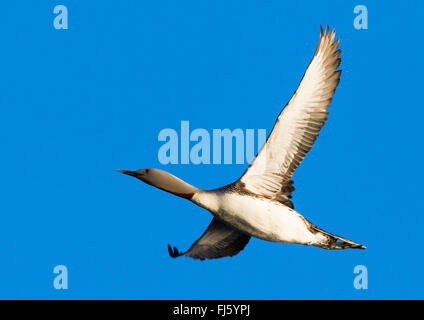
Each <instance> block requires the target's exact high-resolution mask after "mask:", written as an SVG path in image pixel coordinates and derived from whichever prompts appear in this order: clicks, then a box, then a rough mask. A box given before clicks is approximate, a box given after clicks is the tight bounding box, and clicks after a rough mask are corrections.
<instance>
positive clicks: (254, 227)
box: [118, 26, 365, 260]
mask: <svg viewBox="0 0 424 320" xmlns="http://www.w3.org/2000/svg"><path fill="white" fill-rule="evenodd" d="M335 36H336V34H335V30H333V31H332V32H331V33H330V31H329V28H328V26H327V28H326V30H325V32H323V30H322V27H321V32H320V39H319V42H318V47H317V49H316V51H315V54H314V56H313V58H312V60H311V62H310V64H309V66H308V68H307V70H306V72H305V74H304V75H303V78H302V80H301V82H300V84H299V86H298V88H297V90H296V92H295V93H294V94H293V96H292V98H291V99H290V101H289V102H288V103H287V105H286V106H285V107H284V108H283V110H282V111H281V113H280V114H279V116H278V118H277V121H276V122H275V125H274V128H273V129H272V131H271V133H270V135H269V136H268V139H267V141H266V143H265V144H264V146H263V147H262V148H261V150H260V151H259V153H258V154H257V156H256V158H255V159H254V160H253V162H252V163H251V164H250V166H249V167H248V168H247V170H246V171H245V172H244V173H243V175H242V176H241V177H240V179H238V180H237V181H236V182H234V183H232V184H230V185H227V186H224V187H222V188H219V189H214V190H202V189H198V188H196V187H193V186H191V185H189V184H188V183H186V182H184V181H182V180H181V179H179V178H177V177H175V176H173V175H171V174H170V173H168V172H165V171H162V170H159V169H140V170H137V171H129V170H118V171H119V172H122V173H124V174H127V175H130V176H133V177H135V178H138V179H140V180H141V181H143V182H145V183H147V184H150V185H152V186H154V187H156V188H159V189H161V190H164V191H167V192H169V193H172V194H174V195H177V196H179V197H182V198H185V199H187V200H190V201H191V202H193V203H195V204H196V205H198V206H200V207H202V208H204V209H206V210H208V211H209V212H210V213H212V215H213V219H212V221H211V223H210V225H209V227H208V228H207V229H206V231H205V232H204V233H203V235H202V236H201V237H200V238H199V239H198V240H197V241H196V242H194V243H193V245H192V246H191V247H190V249H188V250H187V251H185V252H180V251H179V250H178V249H177V248H175V247H171V246H170V245H168V251H169V254H170V256H171V257H179V256H185V257H191V258H194V259H201V260H204V259H215V258H221V257H227V256H234V255H236V254H237V253H239V252H240V251H241V250H243V249H244V247H245V246H246V245H247V243H248V242H249V240H250V238H251V237H256V238H259V239H262V240H266V241H272V242H280V243H296V244H303V245H310V246H316V247H320V248H324V249H347V248H354V249H365V247H364V246H363V245H361V244H359V243H355V242H353V241H351V240H348V239H345V238H342V237H339V236H336V235H334V234H331V233H329V232H327V231H324V230H323V229H321V228H319V227H317V226H316V225H314V224H313V223H311V222H310V221H308V220H307V219H306V218H305V217H303V216H302V215H301V214H300V213H298V212H296V211H295V210H294V206H293V202H292V201H291V197H292V196H291V193H292V192H293V191H294V187H293V181H292V175H293V173H294V171H295V170H296V168H297V167H298V166H299V164H300V163H301V162H302V160H303V158H304V157H305V155H306V154H307V153H308V151H309V150H310V149H311V148H312V145H313V143H314V142H315V140H316V138H317V137H318V134H319V132H320V130H321V128H322V126H323V125H324V123H325V121H326V120H327V117H328V111H327V109H328V106H329V104H330V102H331V100H332V97H333V95H334V92H335V90H336V87H337V85H338V83H339V80H340V73H341V70H337V69H338V67H339V65H340V61H341V60H340V52H341V51H340V49H338V45H339V40H335Z"/></svg>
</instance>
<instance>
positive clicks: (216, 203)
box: [192, 191, 315, 244]
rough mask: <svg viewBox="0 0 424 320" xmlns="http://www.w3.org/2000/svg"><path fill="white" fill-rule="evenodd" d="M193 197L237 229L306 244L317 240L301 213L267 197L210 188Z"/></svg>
mask: <svg viewBox="0 0 424 320" xmlns="http://www.w3.org/2000/svg"><path fill="white" fill-rule="evenodd" d="M192 200H193V202H194V203H196V204H198V205H199V206H201V207H203V208H205V209H207V210H209V211H210V212H212V214H214V215H215V216H217V217H218V218H220V219H222V220H224V221H225V222H227V223H228V224H230V225H232V226H233V227H235V228H236V229H238V230H240V231H243V232H245V233H247V234H250V235H252V236H254V237H257V238H260V239H263V240H267V241H274V242H288V243H302V244H311V243H313V242H314V240H315V235H314V234H313V233H311V232H310V231H309V229H308V228H307V225H306V223H305V220H304V218H303V217H302V216H301V215H300V214H299V213H297V212H296V211H294V210H292V209H290V208H289V207H286V206H284V205H283V204H280V203H278V202H275V201H271V200H269V199H266V198H259V197H252V196H248V195H242V194H239V193H236V192H230V193H228V192H213V191H206V192H202V193H199V194H196V195H195V196H194V197H193V199H192Z"/></svg>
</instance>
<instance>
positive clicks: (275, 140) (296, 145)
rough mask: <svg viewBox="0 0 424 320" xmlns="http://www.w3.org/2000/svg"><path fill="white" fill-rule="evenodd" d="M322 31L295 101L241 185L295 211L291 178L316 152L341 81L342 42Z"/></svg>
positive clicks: (282, 116)
mask: <svg viewBox="0 0 424 320" xmlns="http://www.w3.org/2000/svg"><path fill="white" fill-rule="evenodd" d="M335 36H336V34H335V31H334V30H333V32H332V33H331V34H330V32H329V28H328V26H327V28H326V30H325V32H323V30H322V28H321V34H320V39H319V43H318V47H317V50H316V52H315V55H314V57H313V58H312V61H311V62H310V64H309V66H308V68H307V70H306V72H305V74H304V75H303V78H302V81H301V82H300V84H299V87H298V88H297V90H296V92H295V93H294V95H293V97H292V98H291V99H290V101H289V102H288V104H287V105H286V106H285V107H284V109H283V111H282V112H281V113H280V115H279V116H278V119H277V121H276V123H275V125H274V128H273V129H272V131H271V133H270V135H269V137H268V139H267V141H266V143H265V145H264V146H263V147H262V149H261V150H260V152H259V153H258V155H257V157H256V158H255V160H254V161H253V162H252V163H251V165H250V166H249V168H248V169H247V170H246V171H245V173H244V174H243V175H242V177H241V178H240V179H239V181H238V183H241V184H242V186H243V187H244V188H245V189H247V190H248V191H250V192H253V193H256V194H259V195H262V196H265V197H267V198H270V199H275V200H277V201H280V202H282V203H283V204H285V205H287V206H289V207H293V204H292V202H291V201H290V198H291V192H292V191H293V190H294V188H293V186H292V183H293V181H291V177H292V175H293V173H294V171H295V170H296V168H297V167H298V166H299V164H300V162H301V161H302V160H303V158H304V157H305V155H306V154H307V153H308V151H309V150H310V149H311V148H312V145H313V143H314V142H315V140H316V138H317V137H318V134H319V132H320V130H321V128H322V126H323V125H324V123H325V121H326V120H327V116H328V111H327V109H328V106H329V104H330V102H331V99H332V97H333V95H334V92H335V90H336V87H337V85H338V83H339V80H340V73H341V70H337V68H338V67H339V65H340V58H339V56H340V49H337V47H338V45H339V40H337V41H335Z"/></svg>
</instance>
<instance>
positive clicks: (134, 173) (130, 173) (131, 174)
mask: <svg viewBox="0 0 424 320" xmlns="http://www.w3.org/2000/svg"><path fill="white" fill-rule="evenodd" d="M116 171H118V172H120V173H123V174H127V175H129V176H131V177H137V172H135V171H131V170H116Z"/></svg>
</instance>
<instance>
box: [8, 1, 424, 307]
mask: <svg viewBox="0 0 424 320" xmlns="http://www.w3.org/2000/svg"><path fill="white" fill-rule="evenodd" d="M57 4H64V5H66V6H67V8H68V15H69V16H68V23H69V29H68V30H56V29H55V28H54V27H53V19H54V17H55V15H54V14H53V8H54V6H55V5H57ZM358 4H364V5H366V6H367V8H368V12H369V24H368V30H356V29H355V28H354V27H353V19H354V17H355V15H354V14H353V8H354V7H355V6H356V5H358ZM423 12H424V3H423V2H422V1H419V0H416V1H412V0H409V1H402V2H399V1H388V2H384V3H383V2H381V1H360V2H359V1H325V0H323V1H319V2H312V1H291V2H283V1H267V2H266V3H264V2H262V1H156V2H154V3H153V2H151V1H135V0H134V1H128V0H127V1H113V2H112V1H109V2H104V1H64V2H57V1H18V2H17V1H8V2H4V3H2V4H1V5H0V30H1V31H0V34H1V39H2V40H1V43H2V50H1V52H0V57H1V61H2V62H1V77H0V86H1V94H0V106H1V112H2V114H1V117H0V141H1V157H0V165H1V168H2V174H1V176H2V179H1V183H0V195H1V196H0V221H1V222H0V252H1V257H2V261H1V264H0V298H37V299H46V298H49V299H51V298H52V299H89V298H96V299H104V298H105V299H334V298H338V299H386V298H400V299H410V298H421V299H422V298H424V296H423V293H422V292H423V291H422V287H423V286H424V275H423V273H422V270H423V266H424V259H423V254H422V251H423V250H422V243H421V241H422V232H423V224H424V217H423V211H424V205H423V202H422V190H423V187H422V180H423V178H424V174H423V170H422V163H423V158H424V157H423V149H422V148H421V146H422V138H423V133H422V118H423V117H424V111H423V108H422V97H421V95H422V74H423V72H424V68H423V62H422V51H423V42H422V32H423V27H422V21H423V18H424V17H423ZM320 24H322V25H326V24H329V25H330V26H331V27H334V28H336V31H337V35H338V37H340V38H341V45H340V47H341V49H342V64H341V68H342V69H343V73H342V77H341V82H340V85H339V87H338V89H337V92H336V95H335V97H334V100H333V103H332V104H331V106H330V117H329V120H328V122H327V124H326V125H325V127H324V128H323V130H322V132H321V135H320V137H319V138H318V140H317V143H316V144H315V145H314V148H313V149H312V151H311V152H310V153H309V154H308V155H307V157H306V159H305V161H304V162H303V163H302V164H301V166H300V167H299V169H298V170H297V171H296V173H295V175H294V181H295V187H296V191H295V192H294V195H293V200H294V204H295V208H296V210H297V211H299V212H300V213H301V214H303V215H304V216H305V217H307V218H308V219H309V220H311V221H312V222H314V223H315V224H317V225H319V226H320V227H322V228H324V229H325V230H328V231H329V232H333V233H335V234H339V235H341V236H345V237H347V238H350V239H352V240H354V241H358V242H360V243H363V244H365V245H366V246H367V247H368V249H367V250H365V251H362V250H344V251H327V250H322V249H320V248H315V247H306V246H300V245H285V244H275V243H267V242H264V241H261V240H257V239H252V240H251V241H250V243H249V244H248V245H247V247H246V248H245V250H244V251H242V252H241V253H240V254H239V255H237V256H235V257H233V258H224V259H219V260H214V261H203V262H202V261H195V260H192V259H187V258H179V259H171V258H170V257H169V256H168V253H167V248H166V247H167V244H168V243H171V244H173V245H175V246H177V247H178V248H179V249H182V250H183V249H187V248H188V247H189V246H190V245H191V244H192V242H194V241H195V240H196V239H197V238H198V237H199V236H200V235H201V234H202V233H203V231H204V230H205V229H206V227H207V225H208V224H209V221H210V219H211V215H210V214H209V213H208V212H206V211H204V210H203V209H201V208H198V207H196V206H195V205H193V204H191V203H189V202H187V201H186V200H184V199H179V198H177V197H174V196H172V195H169V194H166V193H164V192H162V191H160V190H156V189H154V188H152V187H150V186H147V185H144V184H143V183H141V182H139V181H137V180H135V179H132V178H129V177H126V176H123V175H121V174H119V173H117V172H115V171H114V170H115V169H139V168H145V167H156V168H160V169H163V170H167V171H170V172H171V173H173V174H175V175H177V176H179V177H180V178H182V179H184V180H186V181H187V182H189V183H191V184H193V185H195V186H198V187H200V188H216V187H220V186H222V185H224V184H227V183H230V182H233V181H234V180H236V179H237V178H238V177H239V176H240V175H241V174H242V173H243V171H244V170H245V168H246V166H247V165H236V164H233V165H194V164H185V165H182V164H179V165H161V164H160V163H159V161H158V150H159V148H160V146H161V145H162V142H159V141H158V133H159V132H160V130H162V129H164V128H174V129H175V130H179V127H180V122H181V121H183V120H188V121H190V126H191V128H193V129H194V128H204V129H206V130H208V131H209V132H212V130H213V129H215V128H218V129H224V128H230V129H235V128H242V129H249V128H253V129H258V128H264V129H267V130H268V131H269V130H270V129H271V128H272V126H273V124H274V121H275V119H276V117H277V115H278V113H279V112H280V110H281V108H282V107H283V106H284V104H285V103H286V102H287V101H288V100H289V98H290V97H291V94H292V93H293V92H294V90H295V89H296V87H297V85H298V83H299V81H300V79H301V77H302V75H303V72H304V71H305V69H306V67H307V65H308V63H309V61H310V59H311V57H312V55H313V53H314V51H315V48H316V44H317V41H318V36H319V25H320ZM56 265H65V266H66V267H67V268H68V273H69V274H68V276H69V280H68V281H69V282H68V283H69V289H68V290H56V289H55V288H54V287H53V279H54V277H55V274H53V268H54V267H55V266H56ZM356 265H365V266H366V267H367V268H368V289H367V290H356V289H355V288H354V286H353V280H354V277H355V274H354V273H353V269H354V267H355V266H356Z"/></svg>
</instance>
